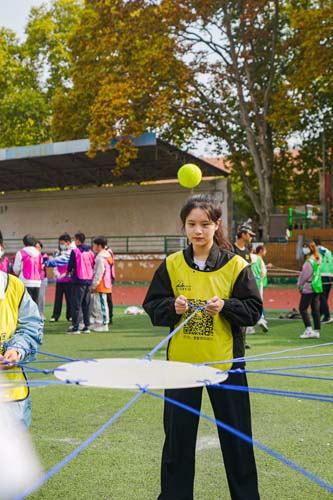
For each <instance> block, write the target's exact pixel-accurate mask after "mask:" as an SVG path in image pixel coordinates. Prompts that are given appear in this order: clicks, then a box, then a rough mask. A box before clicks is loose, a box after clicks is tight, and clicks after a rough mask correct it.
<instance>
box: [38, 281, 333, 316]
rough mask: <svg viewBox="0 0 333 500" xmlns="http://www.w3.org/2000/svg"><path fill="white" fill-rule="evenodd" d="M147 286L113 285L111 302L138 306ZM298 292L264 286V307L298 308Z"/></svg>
mask: <svg viewBox="0 0 333 500" xmlns="http://www.w3.org/2000/svg"><path fill="white" fill-rule="evenodd" d="M54 291H55V286H54V285H49V286H48V287H47V293H46V302H47V303H51V304H52V303H53V301H54ZM146 291H147V287H144V286H120V285H118V286H114V287H113V293H112V298H113V303H114V304H115V305H127V306H134V305H136V306H138V305H141V304H142V302H143V299H144V297H145V294H146ZM299 299H300V293H299V291H298V290H297V289H296V287H295V288H266V289H265V292H264V307H265V309H282V310H290V309H292V308H293V307H295V308H298V304H299ZM329 305H330V309H333V294H331V296H330V300H329Z"/></svg>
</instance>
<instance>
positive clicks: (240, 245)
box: [232, 224, 256, 264]
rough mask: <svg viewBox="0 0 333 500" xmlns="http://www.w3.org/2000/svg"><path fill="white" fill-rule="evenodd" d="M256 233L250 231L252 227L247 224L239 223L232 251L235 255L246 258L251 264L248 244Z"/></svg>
mask: <svg viewBox="0 0 333 500" xmlns="http://www.w3.org/2000/svg"><path fill="white" fill-rule="evenodd" d="M255 235H256V234H255V233H254V232H253V231H252V227H251V226H250V225H248V224H241V225H240V226H239V228H238V230H237V240H236V243H234V244H233V245H232V246H233V251H234V253H235V254H236V255H240V256H241V257H243V259H245V260H246V262H248V263H249V264H251V262H252V259H251V252H250V245H251V241H252V238H253V236H255Z"/></svg>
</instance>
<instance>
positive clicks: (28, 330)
mask: <svg viewBox="0 0 333 500" xmlns="http://www.w3.org/2000/svg"><path fill="white" fill-rule="evenodd" d="M42 338H43V321H42V319H41V317H40V315H39V311H38V307H37V304H36V303H35V302H34V301H33V300H32V298H31V296H30V295H29V293H28V292H27V291H26V289H25V287H24V284H23V283H22V281H21V280H19V279H18V278H16V277H15V276H12V275H10V274H7V273H4V272H3V271H0V368H2V378H4V379H5V381H6V383H5V384H4V386H2V387H0V390H1V391H3V392H2V396H3V397H2V399H5V401H7V402H8V411H9V412H10V414H11V415H12V416H13V419H16V420H20V421H22V422H23V423H24V424H25V425H26V426H27V427H28V426H29V425H30V422H31V399H30V395H29V386H28V383H27V380H26V376H25V373H24V370H23V369H22V368H20V367H15V365H9V364H8V363H18V362H23V361H32V360H33V359H34V358H35V357H36V351H37V350H38V349H39V347H40V346H41V344H42ZM8 382H9V383H8Z"/></svg>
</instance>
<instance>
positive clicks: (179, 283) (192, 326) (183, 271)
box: [166, 252, 247, 370]
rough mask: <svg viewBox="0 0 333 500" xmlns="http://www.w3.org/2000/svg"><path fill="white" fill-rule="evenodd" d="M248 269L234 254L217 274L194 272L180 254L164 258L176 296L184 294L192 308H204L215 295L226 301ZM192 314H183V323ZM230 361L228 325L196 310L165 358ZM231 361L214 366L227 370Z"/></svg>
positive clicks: (212, 272)
mask: <svg viewBox="0 0 333 500" xmlns="http://www.w3.org/2000/svg"><path fill="white" fill-rule="evenodd" d="M246 266H247V263H246V262H245V260H244V259H242V258H241V257H239V256H237V255H235V256H234V257H233V258H232V259H231V260H230V261H229V262H228V263H227V264H226V265H225V266H223V267H222V268H220V269H218V270H216V271H208V272H203V271H197V270H196V269H193V268H191V267H190V266H189V265H188V264H187V263H186V261H185V258H184V255H183V252H176V253H174V254H172V255H169V256H168V257H167V259H166V267H167V271H168V274H169V277H170V280H171V285H172V290H173V292H174V295H175V297H176V298H177V297H178V296H179V295H184V296H185V297H186V298H187V300H188V302H189V303H190V304H192V305H193V306H195V307H197V306H204V305H205V304H206V302H207V301H208V300H209V299H211V298H212V297H214V296H215V295H217V296H218V297H219V298H221V299H229V298H230V297H231V296H232V290H233V287H234V284H235V281H236V279H237V278H238V275H239V273H240V272H241V271H242V270H243V269H244V268H245V267H246ZM192 312H193V309H190V310H189V311H188V312H187V313H186V314H184V315H182V317H181V319H180V321H179V323H178V324H180V323H182V322H183V321H184V320H185V319H186V317H187V316H189V315H190V314H191V313H192ZM232 358H233V336H232V331H231V325H230V323H229V322H228V321H227V320H226V319H225V318H223V316H222V315H221V314H216V315H215V316H209V314H207V313H206V312H205V311H198V312H197V313H196V314H195V316H194V317H193V318H192V319H191V320H190V321H189V322H188V323H186V325H184V327H183V328H182V329H181V330H180V331H179V332H177V333H176V335H174V337H172V339H171V341H170V344H169V349H168V359H170V360H171V361H185V362H188V363H205V362H207V361H228V360H231V359H232ZM231 365H232V362H227V363H223V364H222V363H216V364H214V366H216V367H218V368H221V369H222V370H229V368H230V367H231Z"/></svg>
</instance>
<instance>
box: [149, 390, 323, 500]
mask: <svg viewBox="0 0 333 500" xmlns="http://www.w3.org/2000/svg"><path fill="white" fill-rule="evenodd" d="M141 390H142V391H143V392H145V393H146V394H150V395H151V396H154V397H155V398H158V399H162V400H164V401H167V402H168V403H171V404H173V405H175V406H178V407H179V408H182V409H183V410H187V411H189V412H190V413H193V414H194V415H197V416H198V417H202V418H204V419H205V420H208V421H209V422H212V423H214V424H215V425H217V426H218V427H221V428H222V429H224V430H226V431H228V432H230V433H231V434H234V435H235V436H237V437H239V438H240V439H243V440H244V441H246V442H247V443H249V444H251V445H254V446H256V447H257V448H259V449H260V450H262V451H264V452H266V453H267V454H268V455H270V456H272V457H273V458H276V459H277V460H279V461H280V462H282V463H284V464H285V465H287V466H288V467H290V468H292V469H294V470H295V471H296V472H299V473H301V474H303V476H305V477H307V478H308V479H310V480H311V481H313V482H314V483H316V484H318V485H319V486H321V487H322V488H324V489H326V490H327V491H329V492H330V493H333V485H331V484H329V483H327V482H326V481H323V480H322V479H320V478H319V477H317V476H315V475H314V474H313V473H312V472H309V471H307V470H306V469H304V468H303V467H301V466H300V465H298V464H296V463H295V462H293V461H292V460H290V459H289V458H287V457H284V456H283V455H281V454H280V453H278V452H277V451H274V450H272V449H271V448H269V447H268V446H266V445H264V444H262V443H260V442H259V441H256V440H254V439H252V438H250V437H249V436H247V435H246V434H244V433H243V432H240V431H239V430H237V429H235V428H234V427H231V426H230V425H227V424H225V423H223V422H221V421H220V420H216V419H214V418H213V417H210V416H209V415H206V414H205V413H201V412H200V411H198V410H196V409H194V408H191V407H190V406H188V405H185V404H183V403H180V402H179V401H176V400H174V399H171V398H168V397H166V396H165V395H162V394H158V393H155V392H151V391H149V390H148V389H147V388H142V387H141Z"/></svg>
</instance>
